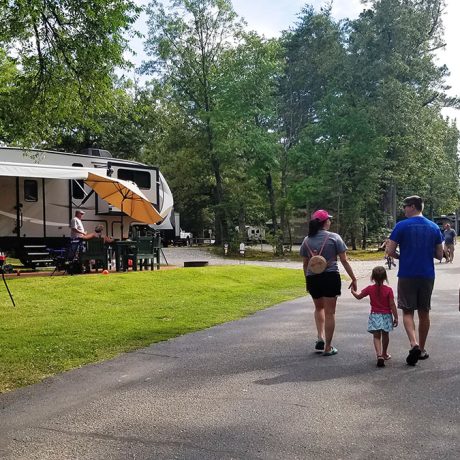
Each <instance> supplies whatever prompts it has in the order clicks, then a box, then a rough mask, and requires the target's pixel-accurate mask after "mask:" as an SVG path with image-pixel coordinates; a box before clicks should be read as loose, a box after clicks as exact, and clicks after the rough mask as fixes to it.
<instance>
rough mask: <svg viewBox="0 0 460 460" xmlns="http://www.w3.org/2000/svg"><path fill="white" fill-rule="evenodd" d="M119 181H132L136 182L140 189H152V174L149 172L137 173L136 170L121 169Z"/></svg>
mask: <svg viewBox="0 0 460 460" xmlns="http://www.w3.org/2000/svg"><path fill="white" fill-rule="evenodd" d="M117 175H118V179H122V180H130V181H131V182H134V183H135V184H136V185H137V186H138V187H139V188H143V189H150V187H151V183H150V172H149V171H136V170H134V169H119V170H118V173H117Z"/></svg>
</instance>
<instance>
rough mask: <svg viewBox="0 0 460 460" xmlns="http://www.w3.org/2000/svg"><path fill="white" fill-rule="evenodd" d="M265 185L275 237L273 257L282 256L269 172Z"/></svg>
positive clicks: (281, 243) (273, 192)
mask: <svg viewBox="0 0 460 460" xmlns="http://www.w3.org/2000/svg"><path fill="white" fill-rule="evenodd" d="M265 184H266V186H267V191H268V201H269V203H270V214H271V217H272V223H273V235H274V237H275V255H283V252H284V251H283V241H282V234H281V238H280V232H279V227H278V222H277V216H276V200H275V190H274V188H273V179H272V175H271V173H270V172H269V173H268V174H267V177H266V181H265Z"/></svg>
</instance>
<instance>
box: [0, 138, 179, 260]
mask: <svg viewBox="0 0 460 460" xmlns="http://www.w3.org/2000/svg"><path fill="white" fill-rule="evenodd" d="M89 172H94V173H95V174H98V175H100V176H105V177H109V178H113V179H114V180H121V181H130V182H134V184H136V185H137V187H138V189H140V190H141V192H142V193H143V195H144V196H145V197H146V198H147V199H148V200H149V201H150V203H151V204H152V205H153V207H154V208H155V209H156V211H157V212H158V213H159V214H160V216H161V218H162V219H164V220H166V219H167V218H169V215H170V213H171V212H172V207H173V198H172V194H171V191H170V189H169V186H168V184H167V182H166V180H165V179H164V177H163V175H162V174H161V173H160V171H159V170H158V168H156V167H153V166H148V165H145V164H142V163H139V162H135V161H128V160H122V159H117V158H113V157H112V155H111V154H110V153H109V152H108V151H106V150H101V149H94V148H90V149H85V150H83V151H82V152H81V153H79V154H74V153H65V152H55V151H47V150H35V149H28V150H26V149H19V148H12V147H0V251H6V252H8V253H9V254H10V255H11V254H14V255H15V256H16V257H18V258H20V259H21V260H23V259H26V257H25V253H26V252H27V251H26V249H25V248H27V247H39V246H41V247H46V248H60V247H63V246H64V245H65V244H66V241H67V240H68V238H69V235H70V229H69V222H70V219H71V218H72V217H73V216H74V213H75V210H76V209H82V210H84V211H85V214H84V218H83V223H84V225H85V229H86V230H89V231H93V229H94V228H95V227H96V226H101V225H102V227H103V229H104V232H105V234H106V235H108V236H111V237H113V238H116V239H124V238H126V237H127V236H128V234H129V230H130V225H131V224H136V223H138V222H136V221H135V220H134V219H132V218H131V217H129V216H127V215H125V214H124V213H122V212H121V210H120V209H118V208H116V207H113V206H111V205H110V204H109V203H108V202H106V201H104V200H103V199H101V198H100V197H99V196H98V195H97V193H95V192H94V191H93V190H92V189H91V188H90V187H89V186H88V185H86V184H85V182H84V181H85V179H86V178H87V176H88V173H89ZM158 224H161V221H160V222H158ZM153 228H155V226H153ZM122 229H123V235H122Z"/></svg>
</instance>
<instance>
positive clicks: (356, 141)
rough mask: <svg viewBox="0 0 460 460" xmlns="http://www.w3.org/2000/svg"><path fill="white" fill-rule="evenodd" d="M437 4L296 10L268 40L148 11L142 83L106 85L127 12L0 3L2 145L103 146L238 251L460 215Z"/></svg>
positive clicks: (197, 1) (236, 28)
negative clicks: (407, 204) (317, 224)
mask: <svg viewBox="0 0 460 460" xmlns="http://www.w3.org/2000/svg"><path fill="white" fill-rule="evenodd" d="M444 7H445V2H444V0H375V1H371V2H366V4H365V6H364V7H363V11H362V12H361V14H360V15H359V17H357V18H356V19H354V20H340V21H338V20H336V19H334V18H333V16H332V15H331V7H330V6H328V7H325V8H323V9H321V10H320V11H315V9H314V8H313V7H311V6H308V5H307V6H305V7H304V8H303V9H302V10H301V11H300V13H299V16H298V20H297V22H296V23H295V24H294V25H293V27H292V28H290V29H289V30H287V31H285V32H283V34H282V36H281V37H280V38H279V39H266V38H264V37H261V36H259V35H258V34H256V33H255V32H248V31H247V30H246V28H245V24H244V22H243V21H242V20H241V19H240V18H239V17H238V16H237V15H236V13H235V11H234V10H233V8H232V4H231V1H230V0H171V1H168V2H162V1H160V0H153V1H151V2H150V4H149V6H148V8H147V10H146V13H147V17H148V34H147V36H146V41H145V48H146V52H147V55H148V60H147V61H146V62H145V63H144V64H143V66H142V69H141V70H142V72H143V73H144V76H146V77H147V78H148V81H147V83H145V84H144V85H142V86H139V85H137V84H133V83H132V82H127V81H125V80H123V79H120V78H118V77H117V76H116V75H115V69H116V68H123V67H125V66H128V65H129V63H127V62H126V60H125V58H124V52H125V51H126V50H127V47H128V39H129V34H134V33H135V32H133V30H132V24H133V22H134V20H135V19H136V17H137V15H138V14H139V12H140V10H139V8H138V7H136V5H135V2H133V1H128V0H79V1H76V0H66V1H64V2H62V1H56V0H40V1H38V0H32V1H29V2H22V1H8V2H7V1H3V2H0V20H1V24H2V25H1V26H0V140H1V141H3V142H9V143H16V144H21V143H23V144H24V143H26V144H27V143H28V144H29V145H30V144H35V145H44V146H47V147H60V148H62V147H64V148H66V149H75V150H76V149H78V148H80V147H83V146H88V145H98V146H100V147H104V148H108V149H109V150H112V151H113V153H114V154H115V155H119V156H122V157H125V158H132V159H137V160H141V161H145V162H149V163H154V164H157V165H158V166H160V168H161V169H162V171H163V173H164V174H165V176H166V177H167V180H168V182H169V183H170V185H171V188H172V191H173V193H174V196H175V201H176V206H177V210H178V211H180V213H181V218H182V226H183V228H186V229H187V230H190V231H192V232H193V233H194V234H196V235H201V234H202V232H203V231H204V230H205V229H213V230H214V232H215V234H216V236H217V238H216V239H217V241H218V242H224V241H226V242H229V243H234V244H236V243H238V242H239V241H240V240H241V238H243V234H244V230H245V227H246V226H247V225H253V226H254V225H255V226H267V227H270V229H271V231H272V235H273V236H272V237H271V240H272V241H273V243H274V245H275V246H276V248H277V251H278V252H282V250H283V243H284V244H286V243H292V242H296V241H299V238H300V237H301V236H302V234H303V233H302V232H305V227H303V228H302V225H303V226H304V224H305V221H306V219H307V216H308V215H309V214H310V213H311V212H312V211H314V210H315V209H317V208H319V207H321V208H326V209H328V210H330V211H331V212H332V213H334V216H335V217H336V219H335V224H334V225H335V229H336V230H338V231H340V233H341V234H343V235H344V236H345V238H346V239H347V241H348V242H350V243H351V244H352V245H353V246H357V245H358V244H361V245H363V246H366V244H367V242H368V241H369V240H372V239H374V240H375V239H378V238H380V237H383V235H384V233H385V232H387V231H388V229H389V228H390V227H391V226H392V225H393V224H394V222H395V220H396V219H399V218H400V217H401V216H402V215H401V210H400V209H398V205H397V204H398V203H399V202H400V200H401V199H402V198H403V197H404V196H406V195H411V194H418V195H421V196H422V197H423V198H424V199H425V201H426V213H427V215H428V217H434V216H435V215H439V214H446V213H451V212H455V211H456V210H457V209H458V207H459V170H458V155H457V148H458V139H459V132H458V130H457V127H456V126H455V124H454V123H453V122H452V121H450V120H447V119H446V118H444V117H443V116H442V113H441V110H442V108H443V107H459V106H460V104H459V100H458V98H456V97H448V96H447V93H446V91H447V89H448V87H447V84H446V77H447V75H448V71H449V70H448V68H447V67H446V66H445V65H442V64H439V63H438V61H437V59H436V57H435V53H436V50H438V49H439V48H441V47H443V46H444V42H443V27H442V17H443V10H444Z"/></svg>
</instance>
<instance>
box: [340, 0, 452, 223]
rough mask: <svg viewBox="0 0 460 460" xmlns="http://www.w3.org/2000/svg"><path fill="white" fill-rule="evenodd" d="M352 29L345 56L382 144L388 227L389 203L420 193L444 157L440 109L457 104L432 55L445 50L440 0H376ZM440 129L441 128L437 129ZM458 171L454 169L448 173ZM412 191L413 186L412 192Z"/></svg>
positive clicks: (390, 217)
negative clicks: (450, 96)
mask: <svg viewBox="0 0 460 460" xmlns="http://www.w3.org/2000/svg"><path fill="white" fill-rule="evenodd" d="M370 4H371V8H370V9H367V10H365V11H363V13H362V14H361V15H360V17H359V18H358V19H357V20H356V21H353V22H351V30H350V34H349V37H350V38H349V51H350V53H351V56H352V60H353V66H352V67H351V70H352V71H353V79H352V82H353V88H352V89H351V90H352V91H353V93H354V94H355V95H356V97H357V98H359V99H360V100H364V99H366V100H367V104H368V107H369V113H371V114H372V119H373V120H374V124H375V127H376V130H377V132H378V133H379V134H380V135H381V136H383V137H385V138H386V139H387V147H386V161H385V168H384V172H383V174H382V180H383V184H384V189H385V200H384V207H385V210H386V213H387V216H388V223H389V225H392V224H393V219H394V217H395V216H394V213H395V208H394V203H396V202H397V197H398V196H399V197H400V196H401V194H404V193H407V192H411V193H417V192H418V193H422V192H424V191H425V190H426V189H425V187H423V186H421V184H423V183H425V184H426V183H430V182H431V180H430V178H431V177H433V176H434V175H435V173H436V168H437V167H436V163H438V164H444V163H445V162H446V161H448V162H452V157H451V156H449V157H446V156H445V153H446V152H445V150H444V149H443V146H442V140H441V139H442V135H439V134H436V135H434V133H441V132H446V130H447V129H448V127H447V122H446V121H445V120H444V121H443V120H442V118H441V116H440V110H441V108H442V107H443V106H449V105H452V104H453V105H455V104H458V101H457V100H456V99H455V98H453V99H452V98H448V97H447V96H446V93H445V91H446V89H447V87H446V84H445V77H446V75H447V73H448V69H447V68H446V67H445V66H439V65H438V64H437V63H436V59H435V54H434V52H435V51H436V50H437V49H439V48H440V47H442V46H444V43H443V40H442V33H443V29H442V14H443V8H444V4H445V2H444V0H417V1H416V0H378V1H377V0H376V1H373V2H370ZM441 125H443V126H442V127H441ZM455 168H456V164H455V162H454V163H451V166H450V169H455ZM411 185H412V186H411Z"/></svg>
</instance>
